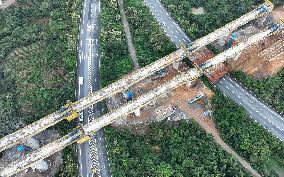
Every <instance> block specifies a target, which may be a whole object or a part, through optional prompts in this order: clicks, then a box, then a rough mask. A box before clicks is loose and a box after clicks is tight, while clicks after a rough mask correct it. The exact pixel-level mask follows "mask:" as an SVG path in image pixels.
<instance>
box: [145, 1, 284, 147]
mask: <svg viewBox="0 0 284 177" xmlns="http://www.w3.org/2000/svg"><path fill="white" fill-rule="evenodd" d="M145 3H146V5H147V6H148V7H149V8H150V11H151V13H152V14H153V15H154V17H155V18H156V20H157V21H158V22H159V23H160V25H161V26H162V28H163V29H164V31H165V32H166V33H167V35H168V36H169V37H170V38H171V39H172V41H173V42H174V43H175V44H176V46H179V44H180V43H181V42H183V43H184V44H185V45H187V44H189V43H190V39H189V38H188V37H187V36H186V34H185V33H184V32H183V31H182V29H181V28H180V27H179V25H178V24H176V23H175V22H174V20H173V18H172V17H171V16H170V15H169V13H168V12H167V10H166V9H165V8H164V7H163V5H162V3H161V2H160V0H145ZM216 86H217V88H218V89H219V90H220V91H221V92H222V93H223V94H225V95H226V96H227V97H229V98H231V99H232V100H233V101H235V102H236V103H237V104H239V105H241V106H243V107H244V108H245V110H246V111H247V112H248V114H249V115H250V116H251V117H252V118H253V119H255V120H256V121H257V122H259V123H260V124H261V125H262V126H263V127H265V128H266V129H267V130H268V131H270V132H271V133H272V134H273V135H275V136H276V137H277V138H279V139H280V140H281V141H282V142H283V141H284V118H283V117H281V115H279V114H278V113H277V112H275V111H274V110H273V109H271V108H269V107H268V106H267V105H265V104H263V103H262V102H261V101H260V100H258V99H257V98H256V97H254V96H253V95H252V94H251V93H250V92H249V91H248V90H246V89H244V88H243V87H242V86H241V85H240V84H238V83H237V82H236V81H235V80H233V79H231V78H230V76H228V75H226V76H224V77H223V78H222V79H221V80H219V81H218V82H217V83H216Z"/></svg>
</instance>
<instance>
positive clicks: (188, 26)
mask: <svg viewBox="0 0 284 177" xmlns="http://www.w3.org/2000/svg"><path fill="white" fill-rule="evenodd" d="M161 1H162V2H163V4H164V5H165V6H166V8H167V9H168V11H169V12H170V13H171V15H172V16H173V17H174V18H175V20H176V21H177V22H178V23H179V25H180V26H181V27H182V29H184V30H185V32H186V33H187V35H188V36H189V37H190V38H192V39H193V40H195V39H197V38H200V37H202V36H205V35H206V34H208V33H210V32H212V31H214V30H216V29H217V28H220V27H222V26H224V25H225V24H227V23H229V22H231V21H233V20H234V19H236V18H238V17H240V16H241V15H243V14H245V13H246V12H248V11H250V10H252V9H253V8H256V7H257V6H258V5H260V4H261V2H262V1H259V2H257V1H252V0H242V1H227V0H218V2H216V1H213V0H209V1H208V0H195V1H188V0H179V1H175V0H161ZM273 3H274V4H275V5H280V4H284V2H283V1H282V0H274V1H273ZM193 7H203V8H204V10H205V12H206V13H205V14H201V15H194V14H191V13H190V11H191V8H193Z"/></svg>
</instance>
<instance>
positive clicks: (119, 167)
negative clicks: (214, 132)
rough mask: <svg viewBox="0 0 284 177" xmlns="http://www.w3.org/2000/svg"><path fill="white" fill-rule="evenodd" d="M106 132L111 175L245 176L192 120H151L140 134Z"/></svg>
mask: <svg viewBox="0 0 284 177" xmlns="http://www.w3.org/2000/svg"><path fill="white" fill-rule="evenodd" d="M106 135H107V139H109V140H111V141H108V145H109V146H108V147H109V155H110V162H111V166H112V172H113V175H114V176H133V177H135V176H157V177H166V176H167V177H170V176H178V177H182V176H184V177H187V176H230V177H232V176H238V177H239V176H249V174H248V173H247V172H246V171H245V170H244V169H242V167H241V166H240V165H239V164H238V162H237V161H236V160H235V159H234V158H233V157H232V156H230V155H228V154H227V153H226V152H225V151H223V150H222V149H221V147H219V146H218V145H216V144H215V142H214V140H213V138H212V137H211V136H209V135H208V134H206V133H205V131H203V130H202V129H201V128H200V127H199V126H198V125H197V124H196V123H195V122H191V121H189V122H187V121H179V122H175V123H167V122H165V123H154V124H151V125H150V127H149V128H148V130H147V134H146V135H144V136H142V135H135V134H133V133H130V132H128V131H117V130H113V129H107V131H106Z"/></svg>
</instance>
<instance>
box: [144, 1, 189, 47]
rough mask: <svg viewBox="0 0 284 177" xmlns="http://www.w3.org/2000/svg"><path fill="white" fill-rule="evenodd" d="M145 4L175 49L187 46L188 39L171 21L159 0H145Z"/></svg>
mask: <svg viewBox="0 0 284 177" xmlns="http://www.w3.org/2000/svg"><path fill="white" fill-rule="evenodd" d="M145 3H146V5H147V6H148V7H149V8H150V11H151V13H152V14H153V16H154V17H155V18H156V20H157V21H158V22H159V23H160V25H161V26H162V28H163V29H164V31H165V32H166V35H167V36H169V38H170V39H171V40H172V41H173V42H174V43H175V45H176V46H177V47H179V46H180V44H181V43H183V44H184V45H188V44H189V43H190V39H189V38H188V37H187V36H186V34H185V33H184V31H183V30H182V29H181V28H180V27H179V25H178V24H177V23H176V22H175V21H174V20H173V19H172V17H171V16H170V14H169V13H168V12H167V10H166V9H165V7H164V6H163V5H162V3H161V2H160V1H159V0H145Z"/></svg>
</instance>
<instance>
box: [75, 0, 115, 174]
mask: <svg viewBox="0 0 284 177" xmlns="http://www.w3.org/2000/svg"><path fill="white" fill-rule="evenodd" d="M99 25H100V0H84V2H83V9H82V13H81V24H80V33H79V41H78V44H79V45H78V59H77V81H78V82H77V83H78V84H77V92H76V97H77V100H80V99H81V98H84V97H86V96H88V95H89V94H92V92H93V91H97V90H99V89H100V84H99V80H100V71H99V70H100V68H99V62H100V56H99V36H100V26H99ZM100 114H101V105H100V104H99V103H98V104H95V105H91V106H89V107H87V108H86V109H84V110H83V111H80V113H79V119H78V120H77V122H78V123H79V124H83V125H85V124H88V123H89V122H91V121H92V120H93V119H95V118H96V117H98V116H100ZM78 156H79V157H78V163H79V175H80V176H81V177H89V176H90V177H91V176H96V177H100V176H103V177H110V176H111V173H110V167H109V163H108V157H107V148H106V144H105V136H104V129H101V130H99V131H98V132H97V133H96V134H94V135H93V137H92V139H90V140H89V141H86V142H84V143H82V144H78Z"/></svg>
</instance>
